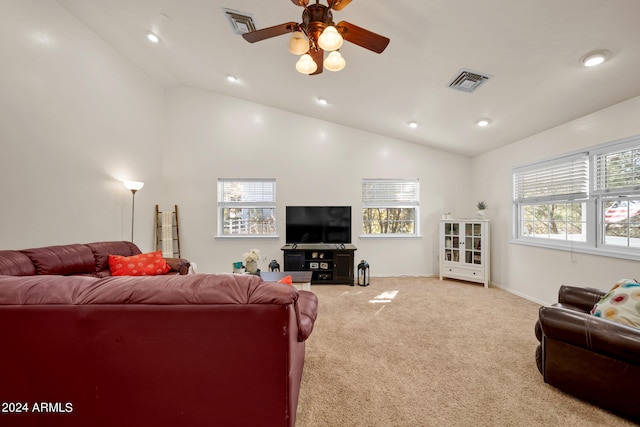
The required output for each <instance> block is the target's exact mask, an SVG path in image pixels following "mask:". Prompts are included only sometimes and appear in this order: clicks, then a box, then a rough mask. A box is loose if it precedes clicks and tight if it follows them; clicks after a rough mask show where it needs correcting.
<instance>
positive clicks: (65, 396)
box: [0, 245, 318, 427]
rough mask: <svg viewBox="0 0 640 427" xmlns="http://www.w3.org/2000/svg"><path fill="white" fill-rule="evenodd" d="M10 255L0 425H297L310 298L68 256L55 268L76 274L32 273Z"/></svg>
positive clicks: (4, 286)
mask: <svg viewBox="0 0 640 427" xmlns="http://www.w3.org/2000/svg"><path fill="white" fill-rule="evenodd" d="M87 246H88V245H87ZM72 250H75V249H72ZM8 252H15V251H0V339H1V340H2V350H1V351H0V366H2V367H3V375H2V378H1V380H0V405H2V407H0V425H3V426H4V425H6V426H54V427H55V426H65V427H73V426H89V425H90V426H105V427H106V426H109V427H111V426H125V427H126V426H136V427H144V426H153V427H162V426H171V427H175V426H181V427H188V426H225V427H229V426H243V427H244V426H265V427H267V426H268V427H275V426H294V425H295V418H296V409H297V405H298V396H299V391H300V383H301V379H302V370H303V366H304V353H305V341H306V339H307V338H308V337H309V335H310V334H311V332H312V330H313V326H314V322H315V319H316V316H317V308H318V301H317V298H316V296H315V295H314V294H313V293H311V292H305V291H298V290H296V289H295V288H294V287H292V286H288V285H284V284H281V283H270V282H264V281H263V280H262V279H261V278H260V277H258V276H249V275H233V274H220V275H214V274H189V275H159V276H146V277H132V276H120V277H109V276H108V275H107V276H106V277H96V275H89V274H87V272H81V271H79V270H81V269H78V268H76V267H69V265H72V264H74V263H70V264H68V265H67V263H65V262H64V260H65V259H66V257H65V256H63V254H64V253H65V252H64V251H60V252H57V254H58V258H59V259H60V262H61V263H62V264H65V265H64V266H63V265H60V266H59V268H58V269H57V270H51V271H66V272H69V273H70V274H71V275H67V276H65V275H50V274H32V273H33V271H26V270H25V269H24V267H25V266H24V265H23V264H21V263H20V262H17V263H16V261H15V260H16V258H21V257H20V256H18V255H16V254H15V253H11V254H8V255H7V253H8ZM27 256H28V254H27ZM94 258H95V259H97V258H96V257H94ZM30 259H31V258H30ZM22 261H24V259H22ZM87 266H88V265H87ZM35 268H36V270H37V271H38V272H44V271H45V270H44V265H37V266H36V267H35ZM96 270H97V264H96ZM100 271H102V270H100ZM8 272H12V274H7V273H8ZM13 273H15V274H13Z"/></svg>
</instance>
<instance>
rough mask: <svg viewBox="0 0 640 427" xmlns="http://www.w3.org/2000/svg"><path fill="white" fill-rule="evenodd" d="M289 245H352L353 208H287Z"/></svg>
mask: <svg viewBox="0 0 640 427" xmlns="http://www.w3.org/2000/svg"><path fill="white" fill-rule="evenodd" d="M286 241H287V243H351V206H287V217H286Z"/></svg>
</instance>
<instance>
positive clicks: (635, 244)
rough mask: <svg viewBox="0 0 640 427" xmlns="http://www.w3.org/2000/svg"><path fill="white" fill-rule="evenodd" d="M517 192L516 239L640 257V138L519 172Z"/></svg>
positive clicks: (515, 173)
mask: <svg viewBox="0 0 640 427" xmlns="http://www.w3.org/2000/svg"><path fill="white" fill-rule="evenodd" d="M513 188H514V198H513V202H514V209H513V214H514V239H515V241H518V242H522V243H529V242H530V243H532V244H536V245H542V246H549V247H554V248H557V249H563V248H565V249H568V250H582V251H584V252H589V253H599V254H603V255H609V256H619V257H623V258H632V259H637V258H640V137H633V138H628V139H626V140H621V141H615V142H612V143H608V144H603V145H601V146H598V147H594V148H592V149H589V150H588V151H585V152H581V153H576V154H570V155H566V156H561V157H558V158H556V159H551V160H547V161H543V162H538V163H533V164H529V165H525V166H521V167H517V168H514V170H513ZM545 241H546V242H547V243H545ZM563 241H564V242H566V243H562V242H563ZM624 251H626V252H624Z"/></svg>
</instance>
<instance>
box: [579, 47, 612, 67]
mask: <svg viewBox="0 0 640 427" xmlns="http://www.w3.org/2000/svg"><path fill="white" fill-rule="evenodd" d="M606 59H607V53H606V52H605V51H597V52H591V53H588V54H587V55H585V56H583V57H582V65H584V66H585V67H595V66H596V65H600V64H602V63H603V62H604V61H605V60H606Z"/></svg>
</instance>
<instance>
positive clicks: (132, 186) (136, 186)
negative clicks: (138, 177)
mask: <svg viewBox="0 0 640 427" xmlns="http://www.w3.org/2000/svg"><path fill="white" fill-rule="evenodd" d="M124 186H125V187H127V190H131V191H138V190H140V189H141V188H142V187H144V182H140V181H125V182H124Z"/></svg>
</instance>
